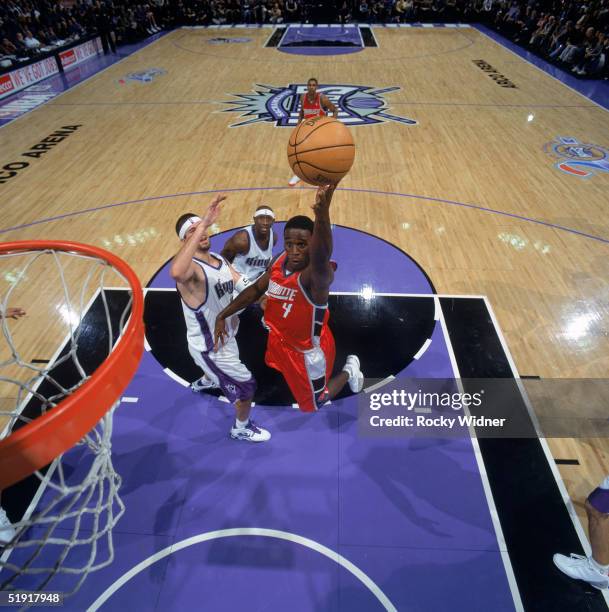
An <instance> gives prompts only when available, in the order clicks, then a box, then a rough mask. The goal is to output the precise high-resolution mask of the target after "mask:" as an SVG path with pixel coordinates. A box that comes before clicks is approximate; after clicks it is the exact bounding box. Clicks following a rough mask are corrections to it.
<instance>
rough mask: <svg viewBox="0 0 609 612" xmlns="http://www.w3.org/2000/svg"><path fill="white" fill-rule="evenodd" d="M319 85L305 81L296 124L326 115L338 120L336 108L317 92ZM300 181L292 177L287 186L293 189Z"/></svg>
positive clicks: (298, 178)
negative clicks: (305, 88)
mask: <svg viewBox="0 0 609 612" xmlns="http://www.w3.org/2000/svg"><path fill="white" fill-rule="evenodd" d="M318 85H319V83H318V82H317V79H316V78H315V77H313V78H310V79H309V80H308V81H307V93H304V94H302V96H301V97H300V114H299V115H298V123H300V122H301V121H304V120H306V119H315V118H316V117H325V116H326V111H327V113H328V114H329V113H332V116H333V117H334V118H335V119H337V118H338V108H336V106H334V104H332V102H330V100H329V99H328V96H324V94H322V93H318V92H317V87H318ZM299 181H300V177H299V176H298V175H296V174H295V175H294V176H293V177H292V178H291V179H290V180H289V181H288V185H289V186H290V187H294V185H297V184H298V183H299Z"/></svg>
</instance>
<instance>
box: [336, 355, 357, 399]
mask: <svg viewBox="0 0 609 612" xmlns="http://www.w3.org/2000/svg"><path fill="white" fill-rule="evenodd" d="M347 383H349V388H350V389H351V391H353V393H359V392H360V391H361V390H362V389H363V388H364V375H363V374H362V371H361V369H360V363H359V358H358V356H357V355H348V356H347V360H346V361H345V365H344V366H343V370H342V372H341V373H340V374H338V375H337V376H335V377H334V378H332V379H331V380H330V381H329V382H328V399H332V398H334V397H336V395H338V393H339V392H340V391H341V390H342V388H343V387H344V386H345V385H346V384H347Z"/></svg>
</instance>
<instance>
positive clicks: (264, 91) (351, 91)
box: [222, 83, 417, 127]
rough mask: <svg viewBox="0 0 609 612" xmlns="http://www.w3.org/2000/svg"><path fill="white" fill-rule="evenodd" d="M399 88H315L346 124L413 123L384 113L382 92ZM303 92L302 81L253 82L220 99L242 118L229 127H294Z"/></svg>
mask: <svg viewBox="0 0 609 612" xmlns="http://www.w3.org/2000/svg"><path fill="white" fill-rule="evenodd" d="M400 89H401V88H400V87H385V88H383V89H375V88H374V87H370V86H368V85H323V86H320V87H319V88H318V92H319V93H323V94H324V95H325V96H327V97H328V99H329V100H330V101H331V102H332V103H333V104H334V105H335V106H336V107H337V108H338V118H339V119H340V120H341V121H342V122H343V123H345V124H347V125H349V126H356V125H372V124H375V123H384V122H385V121H395V122H396V123H402V124H405V125H416V124H417V121H415V120H414V119H409V118H407V117H398V116H397V115H392V114H390V113H388V112H387V111H388V110H389V106H388V104H387V101H386V100H385V98H384V94H388V93H391V92H394V91H399V90H400ZM306 91H307V86H306V84H305V83H294V84H291V85H288V86H287V87H275V86H272V85H256V89H255V90H254V93H249V94H231V95H233V96H235V97H236V98H238V100H228V101H223V102H222V104H230V105H231V108H229V109H225V110H223V111H222V112H225V113H240V116H241V117H246V119H244V120H243V121H240V122H238V123H233V124H231V125H230V127H241V126H243V125H251V124H252V123H260V122H264V123H274V124H275V127H295V126H296V125H297V123H298V114H299V111H300V108H299V105H300V96H301V95H302V94H303V93H305V92H306Z"/></svg>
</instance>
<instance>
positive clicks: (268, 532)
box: [87, 527, 398, 612]
mask: <svg viewBox="0 0 609 612" xmlns="http://www.w3.org/2000/svg"><path fill="white" fill-rule="evenodd" d="M240 536H254V537H260V536H263V537H267V538H277V539H279V540H286V541H288V542H294V543H295V544H300V545H301V546H305V547H306V548H310V549H311V550H314V551H316V552H318V553H320V554H322V555H324V556H325V557H328V559H331V560H332V561H335V562H336V563H337V564H338V565H340V566H341V567H343V568H345V569H346V570H347V571H349V572H351V573H352V574H353V575H354V576H355V577H356V578H357V579H358V580H359V581H360V582H361V583H362V584H363V585H364V586H365V587H367V588H368V590H369V591H370V592H371V593H372V594H373V595H374V596H375V597H376V598H377V599H378V601H379V603H380V604H381V605H382V606H383V608H384V609H385V610H387V612H398V610H397V608H396V607H395V606H394V605H393V604H392V603H391V601H390V599H389V598H388V597H387V595H385V593H383V591H382V590H381V589H380V587H379V586H378V585H377V584H376V583H375V582H374V581H373V580H372V578H370V577H369V576H368V575H367V574H365V573H364V572H363V571H362V570H361V569H360V568H359V567H357V566H356V565H355V564H353V563H351V561H349V560H348V559H346V558H345V557H343V556H342V555H340V554H339V553H337V552H335V551H333V550H332V549H331V548H328V547H327V546H324V545H323V544H320V543H319V542H316V541H315V540H311V539H310V538H305V537H303V536H300V535H297V534H295V533H290V532H289V531H279V530H277V529H262V528H258V527H237V528H234V529H219V530H217V531H208V532H207V533H200V534H199V535H196V536H192V537H190V538H187V539H185V540H182V541H181V542H177V543H175V544H171V545H170V546H167V547H166V548H164V549H163V550H159V551H158V552H156V553H154V554H153V555H151V556H150V557H148V558H147V559H145V560H144V561H142V562H141V563H138V564H137V565H136V566H134V567H132V568H131V569H130V570H129V571H128V572H127V573H125V574H123V575H122V576H121V577H120V578H119V579H118V580H117V581H116V582H114V583H113V584H111V585H110V586H109V587H108V588H107V589H106V590H105V591H104V592H103V593H102V594H101V595H100V596H99V597H98V598H97V599H96V600H95V601H94V602H93V603H92V604H91V605H90V606H89V607H88V608H87V612H96V611H97V610H99V608H100V607H101V606H103V605H104V603H106V601H108V599H109V598H110V597H112V595H114V593H116V591H118V590H119V589H120V588H121V587H122V586H124V585H125V584H126V583H127V582H128V581H129V580H131V579H132V578H133V577H135V576H137V575H138V574H139V573H141V572H142V571H144V570H145V569H147V568H149V567H150V566H151V565H152V564H153V563H156V562H157V561H160V560H161V559H164V558H165V557H169V556H170V555H172V554H173V553H176V552H179V551H180V550H182V549H184V548H188V547H190V546H194V545H195V544H201V543H202V542H208V541H210V540H218V539H221V538H230V537H240Z"/></svg>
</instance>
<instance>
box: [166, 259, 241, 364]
mask: <svg viewBox="0 0 609 612" xmlns="http://www.w3.org/2000/svg"><path fill="white" fill-rule="evenodd" d="M210 255H213V256H214V257H215V258H216V259H217V260H219V263H218V264H214V265H212V264H208V263H207V262H205V261H201V260H200V259H195V258H194V257H193V261H194V262H195V264H197V265H199V266H200V267H201V269H202V270H203V273H204V274H205V281H206V283H207V296H206V298H205V301H204V302H203V303H202V304H201V305H200V306H199V307H198V308H191V307H190V306H189V305H188V304H187V303H186V302H185V301H184V300H183V299H182V310H183V311H184V319H185V321H186V339H187V340H188V344H189V345H190V346H192V348H194V349H195V350H197V351H201V352H204V353H206V352H208V351H211V350H213V348H214V327H215V326H216V316H217V315H218V313H219V312H220V311H221V310H222V309H224V308H226V306H228V305H229V304H230V303H231V301H232V299H233V289H234V282H233V275H232V273H231V271H230V268H229V264H228V262H227V261H226V260H225V259H224V258H223V257H221V256H220V255H217V254H216V253H211V252H210ZM178 293H179V290H178ZM180 297H181V296H180ZM238 329H239V317H238V316H237V315H233V316H232V317H230V318H229V319H227V320H226V331H227V333H228V336H229V338H232V337H234V336H235V335H236V333H237V330H238Z"/></svg>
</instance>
